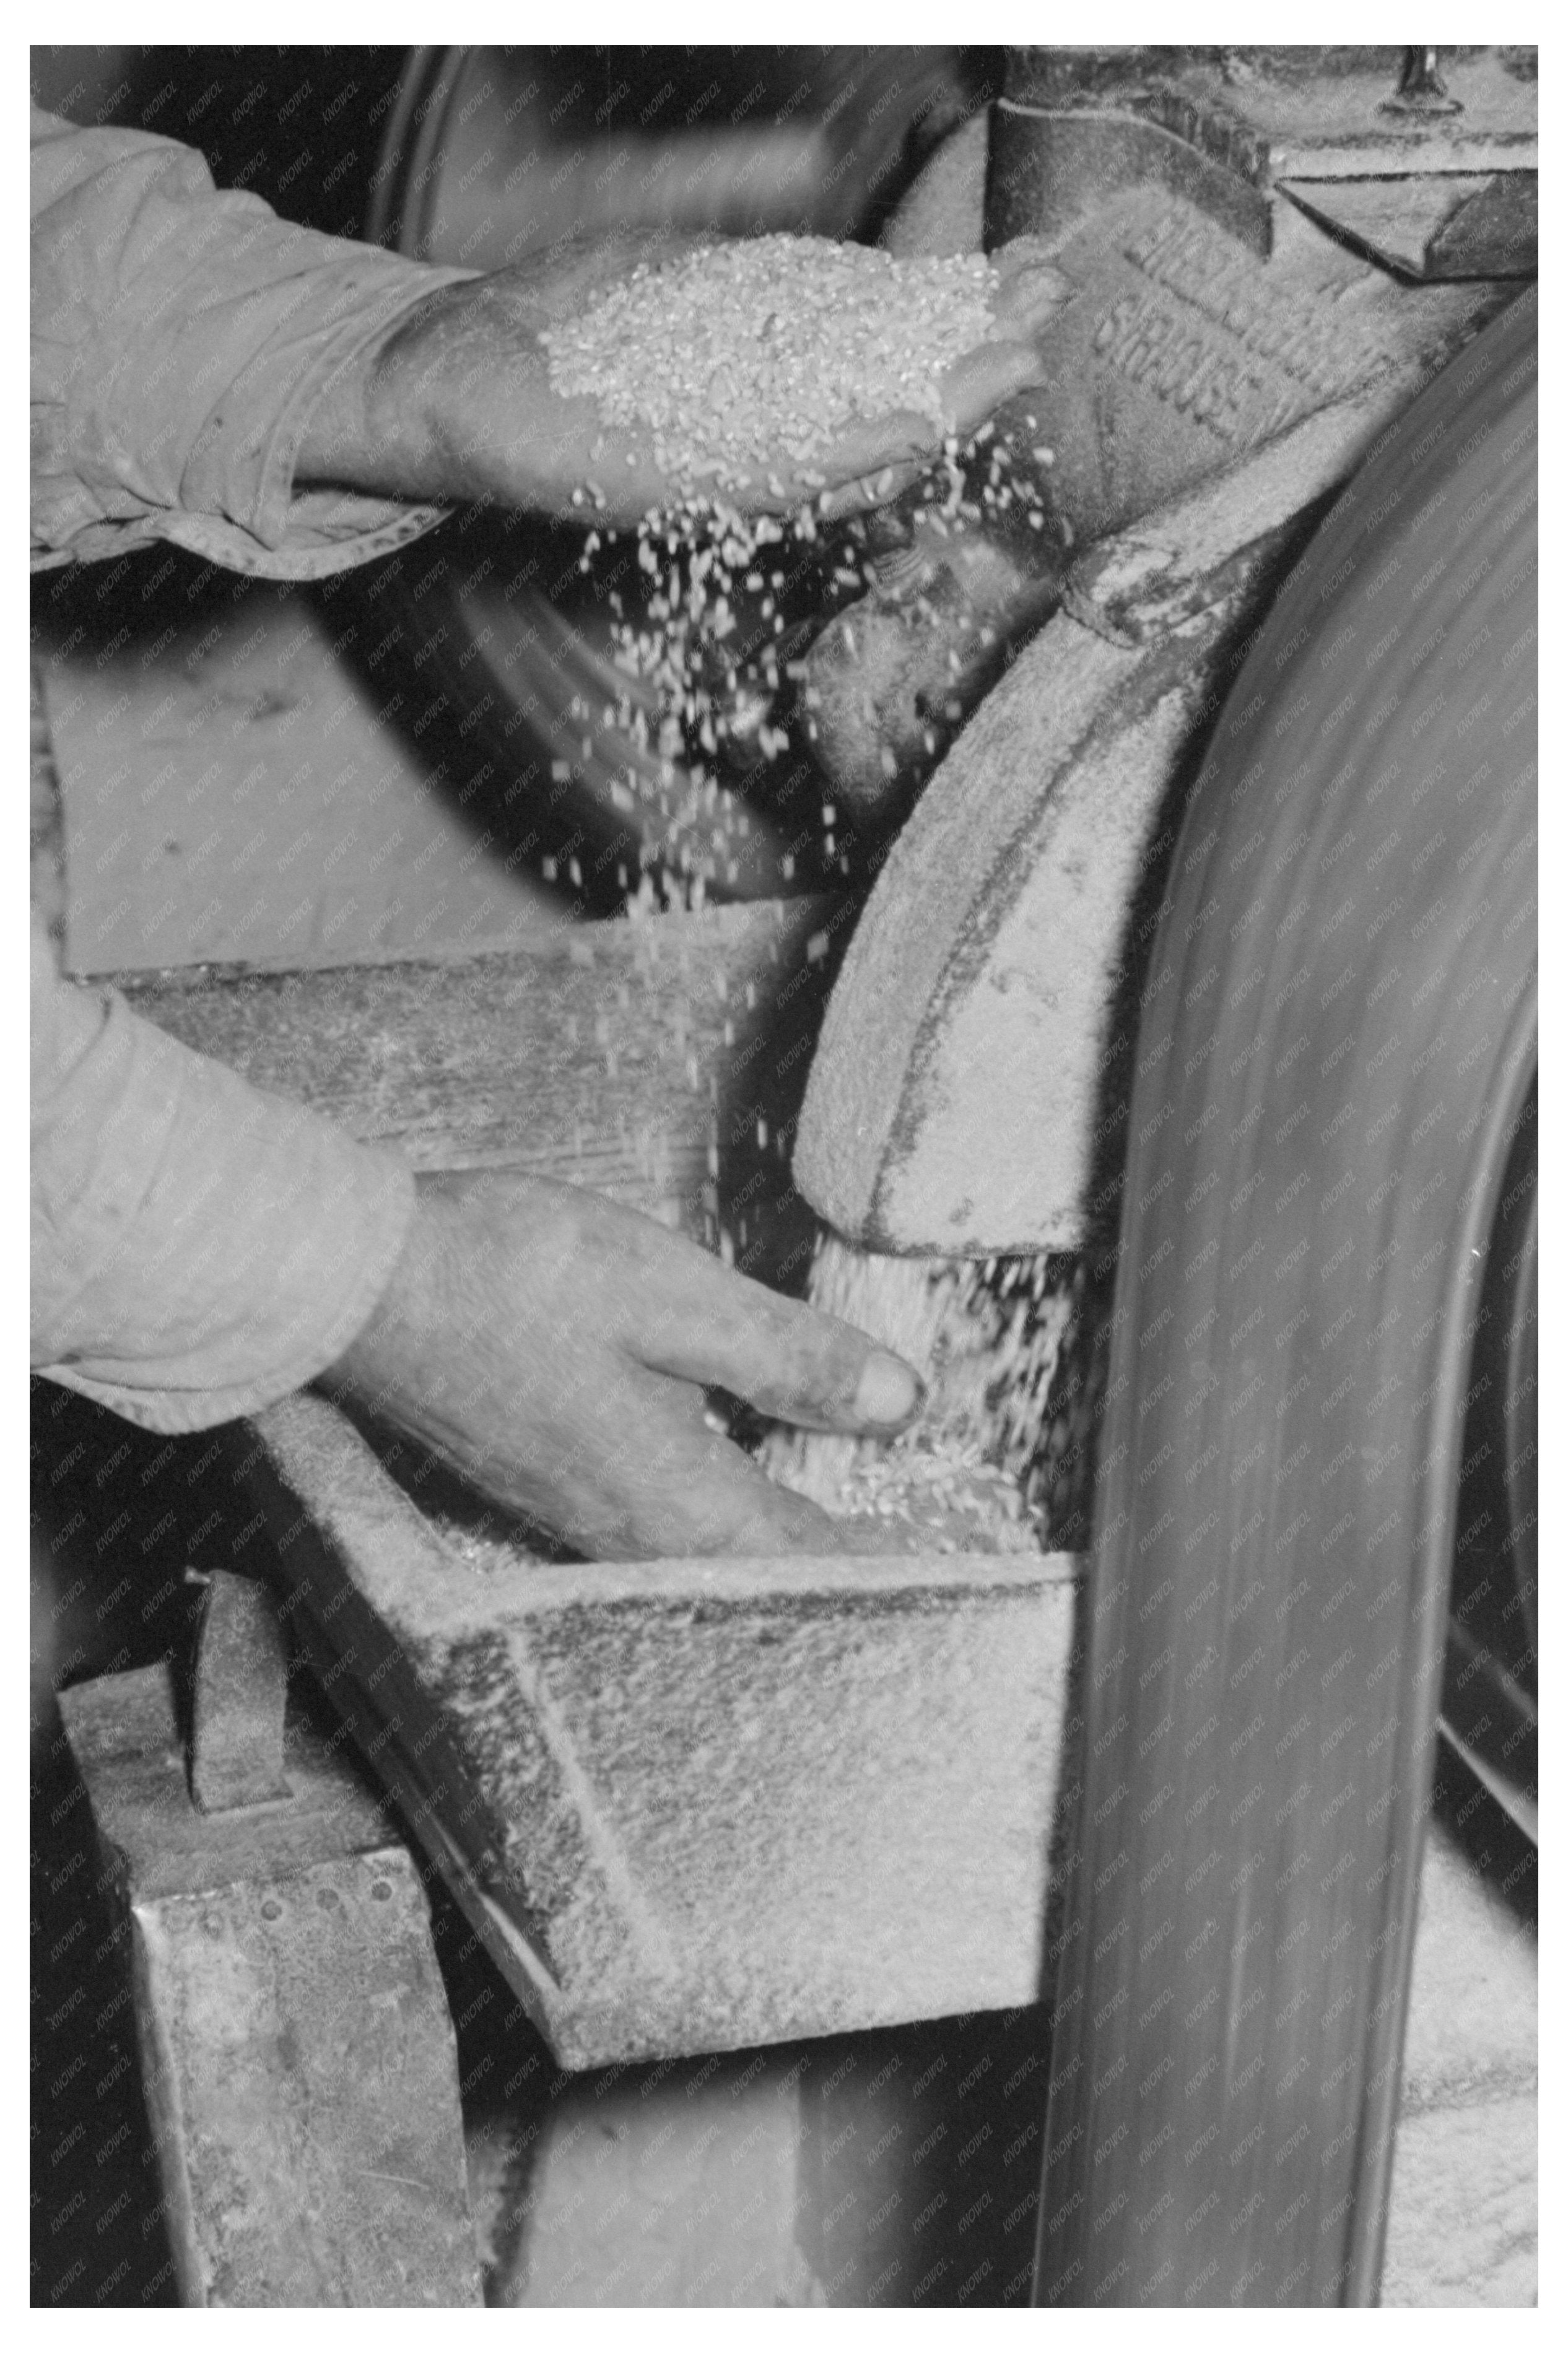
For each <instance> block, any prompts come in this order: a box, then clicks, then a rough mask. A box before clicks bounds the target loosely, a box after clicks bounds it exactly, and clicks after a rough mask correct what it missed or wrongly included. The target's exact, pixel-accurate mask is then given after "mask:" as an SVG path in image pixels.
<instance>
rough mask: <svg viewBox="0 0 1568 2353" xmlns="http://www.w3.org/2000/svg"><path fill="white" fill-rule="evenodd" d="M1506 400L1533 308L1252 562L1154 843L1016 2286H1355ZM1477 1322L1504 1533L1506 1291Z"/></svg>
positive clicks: (1498, 1098)
mask: <svg viewBox="0 0 1568 2353" xmlns="http://www.w3.org/2000/svg"><path fill="white" fill-rule="evenodd" d="M1535 383H1536V372H1535V304H1534V298H1533V296H1532V295H1531V296H1526V297H1524V298H1523V299H1521V300H1520V301H1519V302H1517V303H1516V304H1514V305H1513V306H1512V308H1511V309H1510V311H1507V312H1506V313H1505V314H1504V315H1503V317H1502V318H1501V319H1500V320H1499V321H1498V322H1496V323H1495V324H1494V325H1493V326H1492V327H1490V328H1489V329H1488V330H1487V332H1485V333H1484V334H1482V335H1481V336H1480V337H1478V339H1477V341H1476V342H1475V343H1472V344H1471V345H1470V346H1469V347H1468V348H1467V350H1466V351H1465V352H1463V353H1461V354H1460V355H1459V357H1458V358H1457V359H1456V360H1455V361H1454V362H1452V363H1451V364H1450V365H1449V366H1448V367H1447V368H1446V370H1445V371H1444V373H1443V374H1442V375H1440V376H1439V377H1438V378H1437V379H1436V382H1435V383H1434V384H1433V385H1431V386H1430V387H1429V388H1428V390H1427V391H1426V392H1425V394H1424V395H1423V396H1422V397H1421V398H1420V399H1419V400H1418V401H1417V402H1416V403H1415V405H1414V407H1413V408H1412V409H1411V410H1410V412H1409V413H1408V415H1407V416H1406V417H1404V419H1403V420H1402V421H1401V423H1400V424H1399V426H1398V427H1396V428H1395V429H1394V430H1393V432H1392V433H1390V434H1388V435H1386V436H1385V437H1384V439H1383V446H1382V447H1381V448H1380V450H1379V451H1378V452H1377V453H1376V454H1375V455H1374V456H1373V458H1372V460H1371V461H1370V462H1369V463H1368V465H1367V466H1366V467H1365V469H1364V470H1363V471H1362V472H1361V475H1360V477H1359V478H1358V480H1356V481H1355V483H1354V484H1353V485H1352V487H1351V490H1350V491H1348V492H1347V494H1346V495H1345V496H1344V498H1343V499H1342V500H1341V501H1340V504H1339V505H1338V507H1337V508H1336V509H1335V511H1334V512H1333V513H1332V515H1331V516H1330V519H1329V521H1328V522H1327V523H1326V524H1325V526H1324V527H1323V529H1322V531H1321V532H1320V533H1319V535H1318V537H1317V538H1316V540H1315V541H1314V543H1313V544H1312V546H1311V547H1310V549H1309V550H1308V554H1307V555H1306V557H1305V558H1304V559H1303V561H1302V563H1301V564H1300V565H1298V568H1297V570H1296V571H1295V573H1294V574H1293V575H1292V576H1291V578H1290V580H1289V582H1288V583H1287V586H1286V589H1285V591H1284V593H1283V595H1282V596H1281V597H1280V599H1279V601H1278V603H1277V606H1276V607H1275V608H1274V610H1273V612H1272V613H1271V615H1270V617H1269V619H1268V621H1267V623H1266V626H1265V627H1264V628H1263V629H1262V630H1261V631H1260V633H1259V635H1258V638H1257V640H1256V642H1255V646H1254V648H1253V650H1252V652H1251V654H1250V656H1249V658H1248V659H1247V662H1246V664H1245V668H1244V670H1243V671H1242V673H1241V676H1240V679H1239V681H1238V683H1237V685H1236V687H1235V689H1234V692H1233V694H1232V696H1231V699H1230V702H1229V703H1228V706H1227V708H1226V710H1225V711H1224V713H1223V715H1222V717H1221V720H1220V723H1219V724H1218V727H1217V729H1216V733H1215V735H1214V738H1213V744H1212V746H1211V750H1210V754H1209V757H1208V759H1207V761H1206V764H1205V765H1204V768H1203V771H1202V775H1201V776H1200V779H1199V781H1198V784H1197V786H1196V787H1195V789H1194V793H1193V796H1192V801H1191V803H1190V805H1189V807H1188V809H1187V812H1186V815H1185V818H1184V821H1183V828H1182V831H1181V837H1180V839H1179V842H1178V846H1177V849H1176V853H1175V858H1174V862H1173V867H1172V871H1171V881H1170V884H1169V886H1168V891H1167V897H1166V902H1165V906H1164V910H1163V913H1162V917H1161V921H1160V928H1159V932H1158V934H1157V938H1156V942H1155V946H1154V953H1153V963H1152V965H1151V967H1150V981H1149V985H1148V988H1147V990H1146V992H1145V997H1144V1006H1145V1012H1144V1017H1143V1025H1142V1028H1141V1030H1140V1033H1139V1064H1138V1067H1139V1077H1138V1080H1137V1083H1136V1086H1135V1091H1134V1098H1133V1106H1132V1118H1131V1125H1130V1134H1131V1138H1132V1143H1131V1148H1130V1153H1129V1160H1128V1170H1127V1177H1126V1192H1125V1196H1124V1204H1123V1225H1122V1237H1121V1245H1120V1259H1119V1265H1118V1282H1117V1293H1116V1303H1115V1310H1114V1318H1113V1330H1112V1338H1111V1354H1110V1370H1109V1387H1108V1406H1107V1415H1106V1419H1105V1426H1104V1431H1103V1436H1102V1441H1101V1445H1102V1452H1101V1465H1100V1494H1099V1499H1098V1504H1097V1514H1096V1523H1097V1534H1096V1542H1095V1548H1094V1557H1093V1571H1092V1584H1091V1588H1090V1613H1089V1614H1090V1621H1091V1623H1090V1632H1089V1648H1088V1658H1087V1662H1086V1685H1085V1690H1086V1747H1085V1757H1084V1767H1083V1780H1082V1798H1081V1812H1080V1816H1079V1822H1078V1830H1077V1837H1076V1842H1075V1857H1074V1862H1073V1876H1072V1883H1071V1890H1070V1894H1069V1899H1068V1916H1067V1925H1066V1931H1065V1947H1064V1951H1063V1958H1062V1963H1061V1971H1060V1979H1059V1986H1058V1997H1057V2005H1056V2014H1055V2026H1054V2042H1053V2052H1052V2073H1051V2096H1050V2111H1049V2117H1048V2126H1047V2158H1046V2170H1045V2178H1044V2200H1043V2206H1042V2219H1041V2238H1040V2260H1039V2272H1038V2286H1037V2294H1038V2295H1039V2296H1040V2298H1041V2300H1043V2301H1061V2302H1072V2303H1096V2302H1101V2303H1115V2304H1135V2303H1139V2302H1150V2303H1159V2304H1167V2305H1171V2304H1181V2303H1201V2304H1224V2303H1228V2302H1235V2303H1249V2304H1276V2303H1300V2304H1319V2303H1349V2304H1355V2303H1370V2302H1372V2301H1373V2300H1374V2299H1375V2297H1376V2294H1377V2288H1378V2280H1379V2271H1380V2264H1381V2257H1382V2239H1383V2221H1384V2210H1385V2204H1386V2196H1387V2184H1388V2179H1389V2167H1390V2161H1391V2156H1392V2144H1393V2130H1394V2124H1395V2117H1396V2112H1397V2097H1398V2084H1399V2068H1400V2056H1401V2048H1402V2040H1403V2033H1404V2008H1405V2000H1406V1994H1407V1989H1408V1983H1409V1971H1410V1957H1411V1950H1412V1942H1413V1935H1414V1915H1415V1902H1416V1889H1417V1873H1418V1866H1419V1860H1420V1849H1421V1837H1422V1824H1423V1819H1424V1814H1425V1806H1426V1801H1427V1797H1428V1792H1429V1790H1430V1788H1431V1781H1432V1771H1433V1755H1434V1738H1435V1728H1436V1715H1437V1707H1438V1697H1439V1686H1440V1683H1441V1677H1442V1667H1443V1661H1444V1651H1445V1638H1446V1621H1447V1612H1448V1601H1449V1593H1450V1586H1451V1581H1452V1577H1453V1572H1454V1564H1455V1554H1456V1540H1457V1533H1458V1527H1457V1522H1458V1497H1459V1491H1460V1467H1461V1456H1462V1451H1463V1436H1464V1431H1465V1426H1466V1414H1467V1400H1468V1401H1470V1402H1473V1393H1474V1392H1475V1391H1476V1390H1477V1389H1478V1386H1479V1385H1478V1379H1477V1377H1476V1376H1475V1374H1474V1371H1473V1366H1474V1364H1475V1344H1476V1335H1477V1329H1478V1324H1479V1321H1480V1315H1481V1306H1482V1301H1483V1291H1484V1279H1485V1274H1486V1269H1487V1265H1488V1261H1489V1250H1490V1246H1491V1240H1492V1237H1493V1235H1494V1232H1495V1231H1497V1230H1499V1203H1500V1202H1502V1200H1503V1199H1504V1197H1505V1195H1506V1194H1507V1193H1508V1191H1509V1185H1508V1181H1507V1179H1508V1170H1509V1164H1510V1153H1511V1152H1512V1151H1513V1149H1514V1145H1515V1143H1516V1140H1517V1138H1518V1137H1519V1135H1520V1131H1521V1128H1522V1127H1523V1126H1524V1124H1526V1117H1527V1113H1528V1111H1529V1107H1530V1102H1531V1086H1532V1080H1533V1072H1534V1067H1535V1056H1536V1009H1535V988H1534V911H1535V886H1534V864H1533V850H1534V841H1535V812H1534V780H1535V757H1534V749H1535V747H1534V727H1533V710H1534V683H1533V655H1532V649H1533V640H1534V619H1535V614H1534V567H1535V527H1534V467H1535ZM1510 1214H1511V1213H1510ZM1530 1231H1531V1233H1532V1231H1533V1220H1532V1219H1531V1221H1530ZM1507 1255H1509V1253H1506V1252H1505V1256H1507ZM1512 1256H1513V1258H1514V1259H1515V1261H1517V1263H1516V1268H1515V1274H1514V1277H1513V1278H1512V1281H1513V1295H1514V1296H1515V1297H1516V1298H1518V1297H1520V1296H1522V1286H1521V1283H1520V1278H1519V1274H1518V1267H1519V1266H1520V1265H1525V1264H1527V1263H1531V1264H1532V1256H1531V1250H1530V1249H1529V1247H1528V1246H1525V1247H1523V1248H1522V1249H1521V1248H1516V1249H1515V1250H1513V1252H1512ZM1504 1322H1505V1325H1506V1329H1507V1333H1508V1335H1509V1336H1508V1347H1507V1351H1506V1353H1507V1354H1508V1355H1509V1357H1510V1361H1511V1362H1513V1363H1514V1365H1515V1367H1516V1371H1515V1375H1514V1377H1513V1378H1512V1381H1511V1384H1510V1394H1511V1395H1512V1396H1513V1398H1514V1399H1515V1403H1514V1405H1513V1407H1512V1409H1511V1410H1512V1416H1513V1439H1512V1440H1511V1442H1510V1448H1509V1453H1510V1463H1511V1464H1512V1465H1514V1466H1516V1468H1515V1470H1514V1472H1513V1476H1514V1484H1515V1491H1516V1495H1517V1497H1518V1502H1517V1504H1516V1510H1517V1513H1518V1516H1519V1519H1520V1523H1521V1524H1522V1523H1524V1522H1525V1521H1526V1520H1528V1521H1529V1523H1530V1525H1533V1510H1532V1507H1531V1504H1530V1503H1529V1500H1528V1497H1527V1495H1526V1494H1525V1492H1524V1483H1523V1482H1527V1481H1528V1482H1532V1480H1533V1467H1532V1466H1533V1456H1532V1453H1531V1450H1530V1440H1529V1434H1528V1432H1527V1430H1526V1429H1525V1425H1524V1416H1525V1413H1526V1400H1527V1398H1528V1400H1529V1401H1530V1402H1529V1405H1528V1410H1529V1411H1530V1412H1531V1413H1532V1411H1533V1404H1532V1400H1533V1385H1532V1381H1531V1378H1530V1376H1529V1371H1528V1368H1527V1366H1526V1365H1525V1363H1524V1359H1525V1357H1526V1356H1527V1354H1528V1351H1529V1348H1530V1347H1531V1345H1532V1339H1533V1321H1532V1318H1531V1314H1529V1312H1528V1311H1527V1310H1519V1311H1517V1312H1515V1311H1512V1310H1510V1312H1509V1313H1508V1314H1506V1315H1505V1318H1504Z"/></svg>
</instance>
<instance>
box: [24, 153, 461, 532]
mask: <svg viewBox="0 0 1568 2353" xmlns="http://www.w3.org/2000/svg"><path fill="white" fill-rule="evenodd" d="M476 274H477V273H476V272H475V271H473V270H471V269H435V268H432V267H429V266H428V265H426V264H424V263H421V262H416V261H409V260H407V259H404V258H403V257H401V256H400V255H397V254H392V253H386V252H383V251H382V250H381V248H379V247H376V246H370V245H361V244H356V243H355V242H353V241H352V240H350V239H348V238H344V237H325V236H323V235H321V234H320V233H319V232H318V231H316V230H313V229H307V228H302V227H298V226H296V225H295V224H293V223H291V222H287V221H283V220H280V219H279V217H278V216H277V215H276V214H275V213H274V212H272V211H271V209H270V206H267V205H266V204H264V203H263V202H262V200H261V198H260V196H255V195H247V194H245V193H244V192H243V191H238V190H231V191H227V192H224V193H222V194H220V193H219V192H218V190H217V188H215V187H214V185H213V182H212V177H211V174H209V172H208V171H207V165H206V164H205V163H204V161H203V160H202V158H201V156H200V155H198V154H197V153H196V151H195V150H194V149H193V148H190V147H184V146H181V145H180V144H179V143H178V142H175V141H174V140H171V139H162V138H158V137H155V136H154V135H153V134H152V133H150V132H140V131H122V130H115V129H96V130H80V129H78V128H77V127H76V126H75V125H73V124H71V123H69V122H64V121H61V120H60V119H59V118H58V116H55V115H49V114H46V113H44V112H43V111H41V110H40V109H38V108H37V107H35V108H34V109H33V113H32V337H31V347H32V551H33V564H34V568H35V569H38V568H41V567H43V566H45V565H51V564H64V563H67V562H69V561H70V560H71V559H72V558H74V557H102V556H115V555H119V554H123V553H124V552H125V551H126V550H127V549H128V548H133V547H138V546H143V545H145V544H147V543H149V542H151V541H154V540H159V539H164V540H173V541H175V543H177V544H178V545H180V546H182V547H185V548H188V549H190V550H191V551H192V552H193V553H194V554H198V555H201V556H204V557H207V559H209V560H210V561H212V562H214V563H217V564H221V565H225V566H227V567H228V569H230V570H233V571H238V572H251V573H264V574H267V575H270V576H271V577H273V578H276V579H309V578H314V577H317V576H319V575H322V574H323V573H327V572H336V571H341V570H344V569H345V568H346V567H347V566H349V565H354V564H360V563H364V562H366V560H367V559H368V558H369V557H370V556H372V555H377V554H382V553H384V552H385V551H386V550H387V548H390V547H392V546H395V545H397V543H399V542H400V541H402V540H407V539H411V538H416V537H418V534H419V533H421V532H425V531H428V530H429V528H430V527H431V525H432V524H434V523H436V522H440V520H441V519H442V515H443V513H444V512H445V510H444V509H442V508H440V507H433V506H423V505H405V504H402V503H400V502H398V501H396V500H392V499H385V498H377V497H372V496H368V495H366V494H364V493H361V492H357V491H338V490H334V489H331V488H324V489H323V488H316V487H306V488H299V487H296V485H295V482H294V479H293V476H294V465H295V460H296V458H297V456H298V453H299V449H300V445H301V442H302V438H303V434H304V430H305V427H306V424H307V422H308V420H309V418H310V416H311V413H312V411H313V408H314V406H315V405H316V403H317V402H318V401H319V400H320V398H321V396H322V395H323V392H324V391H325V390H326V388H327V386H328V385H330V384H331V382H332V381H333V379H334V376H335V375H337V374H338V373H339V371H340V370H341V369H342V368H344V366H345V365H346V364H348V363H349V362H351V361H352V360H353V359H355V357H356V356H357V354H358V353H360V352H362V351H363V350H364V348H365V346H366V344H367V343H370V342H371V341H372V340H374V339H375V338H376V337H377V336H379V335H380V334H381V333H382V332H383V331H384V330H385V329H386V328H387V326H388V324H389V323H390V322H392V321H393V320H395V319H397V318H398V317H400V316H402V315H403V313H404V312H406V311H408V310H410V309H412V308H413V307H414V306H415V305H416V304H417V303H418V302H419V301H423V300H424V299H426V298H427V297H428V296H429V294H430V293H431V292H433V291H434V290H436V289H437V288H439V287H441V286H446V285H450V284H455V283H457V282H459V281H461V280H468V279H471V278H472V277H474V276H475V275H476Z"/></svg>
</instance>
